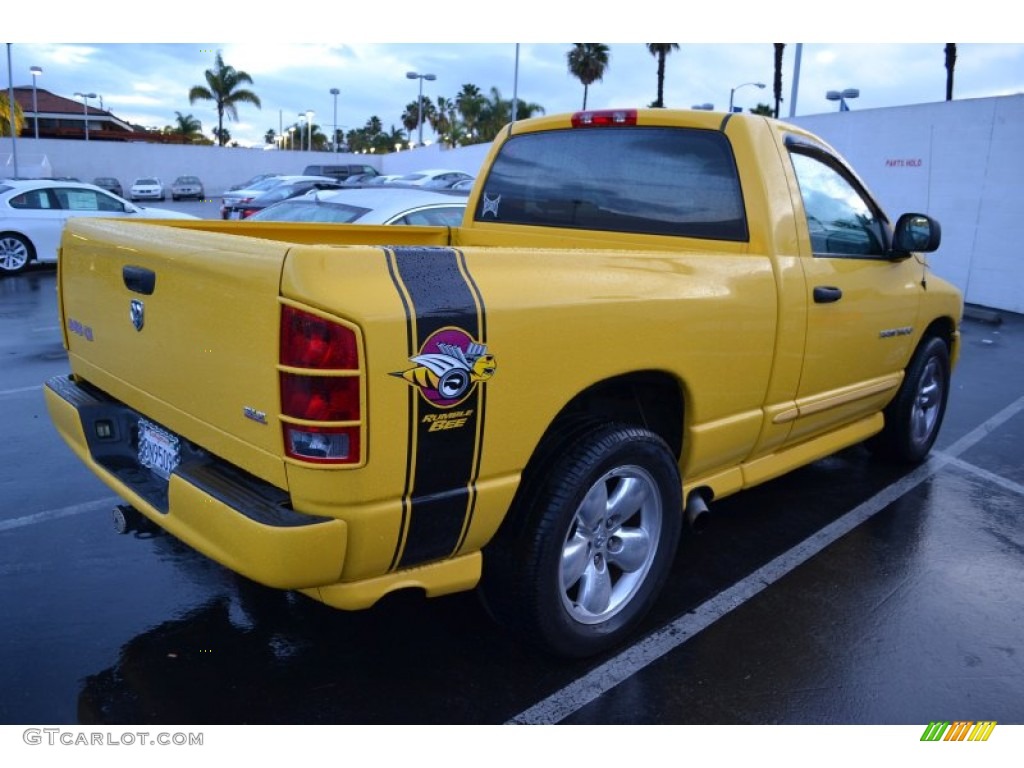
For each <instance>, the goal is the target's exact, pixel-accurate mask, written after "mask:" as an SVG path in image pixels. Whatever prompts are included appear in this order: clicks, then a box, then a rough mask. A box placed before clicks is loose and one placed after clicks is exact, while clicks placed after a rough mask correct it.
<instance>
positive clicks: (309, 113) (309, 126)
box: [306, 109, 314, 152]
mask: <svg viewBox="0 0 1024 768" xmlns="http://www.w3.org/2000/svg"><path fill="white" fill-rule="evenodd" d="M313 114H314V113H313V110H312V109H307V110H306V132H307V133H308V134H309V138H307V139H306V150H307V151H308V152H312V151H313Z"/></svg>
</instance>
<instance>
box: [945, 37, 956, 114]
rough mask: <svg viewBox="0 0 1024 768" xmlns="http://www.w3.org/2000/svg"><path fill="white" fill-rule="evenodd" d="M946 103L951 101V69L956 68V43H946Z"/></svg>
mask: <svg viewBox="0 0 1024 768" xmlns="http://www.w3.org/2000/svg"><path fill="white" fill-rule="evenodd" d="M945 53H946V101H952V100H953V69H954V68H955V67H956V43H946V48H945Z"/></svg>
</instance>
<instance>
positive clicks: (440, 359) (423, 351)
mask: <svg viewBox="0 0 1024 768" xmlns="http://www.w3.org/2000/svg"><path fill="white" fill-rule="evenodd" d="M409 362H411V363H415V367H413V368H408V369H406V370H404V371H396V372H394V373H392V374H391V375H392V376H398V377H399V378H401V379H404V380H405V381H407V382H409V384H411V385H412V386H414V387H418V388H419V390H420V393H421V394H422V395H423V396H424V397H425V398H426V399H427V400H428V401H430V402H431V403H433V404H434V405H436V406H438V407H440V408H450V407H451V406H453V405H457V404H458V403H460V402H461V401H462V400H463V399H465V397H466V396H467V395H468V394H469V392H470V391H471V390H472V388H473V387H474V386H475V385H476V384H477V383H479V382H481V381H487V380H488V379H490V378H491V377H492V376H493V375H494V372H495V370H496V369H497V362H496V361H495V359H494V355H491V354H488V352H487V345H486V344H481V343H479V342H478V341H475V340H474V339H473V338H472V337H471V336H470V335H469V334H468V333H466V332H465V331H463V330H462V329H460V328H442V329H441V330H439V331H437V332H435V333H433V334H431V336H430V337H429V338H428V339H427V340H426V342H425V343H424V344H423V346H422V347H421V348H420V353H419V354H418V355H416V356H415V357H411V358H409Z"/></svg>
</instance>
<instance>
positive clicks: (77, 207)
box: [56, 188, 124, 212]
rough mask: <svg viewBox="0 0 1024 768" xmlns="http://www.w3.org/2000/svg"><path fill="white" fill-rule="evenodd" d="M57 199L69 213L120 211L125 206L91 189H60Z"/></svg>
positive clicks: (122, 210)
mask: <svg viewBox="0 0 1024 768" xmlns="http://www.w3.org/2000/svg"><path fill="white" fill-rule="evenodd" d="M56 191H57V198H58V199H59V200H60V202H61V206H62V207H63V208H64V209H65V210H68V211H120V212H124V206H123V205H121V203H119V202H118V201H117V200H115V199H114V198H112V197H109V196H107V195H104V194H102V193H100V192H96V191H94V190H91V189H71V188H68V189H58V190H56Z"/></svg>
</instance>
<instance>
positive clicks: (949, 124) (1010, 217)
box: [791, 95, 1024, 313]
mask: <svg viewBox="0 0 1024 768" xmlns="http://www.w3.org/2000/svg"><path fill="white" fill-rule="evenodd" d="M791 122H793V123H796V124H798V125H800V126H801V127H803V128H806V129H807V130H810V131H812V132H814V133H816V134H818V135H819V136H821V137H822V138H823V139H825V140H826V141H828V142H829V143H830V144H832V145H833V146H834V147H835V148H836V149H837V150H839V152H841V153H842V154H843V155H844V156H845V157H846V158H847V159H848V160H849V161H850V163H851V164H852V165H853V166H854V168H855V169H856V170H857V172H858V173H859V174H860V176H861V178H863V179H864V181H865V183H866V184H867V185H868V187H869V188H870V189H871V191H872V192H873V193H874V194H875V195H876V196H877V198H878V200H879V202H880V203H881V204H882V206H883V207H884V208H885V209H886V212H887V213H888V214H889V215H890V217H892V218H893V220H895V218H896V217H897V216H899V214H901V213H905V212H908V211H916V212H921V213H927V214H929V215H931V216H934V217H935V218H937V219H938V220H939V223H940V224H941V225H942V246H941V247H940V248H939V250H938V251H937V252H936V253H934V254H933V255H932V256H930V257H929V261H930V263H931V265H932V267H933V268H934V270H935V272H936V273H937V274H939V275H940V276H942V277H945V278H946V279H948V280H950V281H951V282H953V283H955V284H956V285H957V287H959V288H960V289H961V290H962V291H963V292H964V295H965V298H966V300H967V302H969V303H971V304H979V305H981V306H985V307H991V308H994V309H1004V310H1008V311H1011V312H1019V313H1024V245H1022V234H1024V95H1015V96H1003V97H998V98H988V99H966V100H962V101H950V102H938V103H935V104H920V105H915V106H908V107H893V108H888V109H870V110H863V111H856V110H851V111H850V112H833V113H828V114H825V115H808V116H805V117H797V118H793V119H792V120H791Z"/></svg>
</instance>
